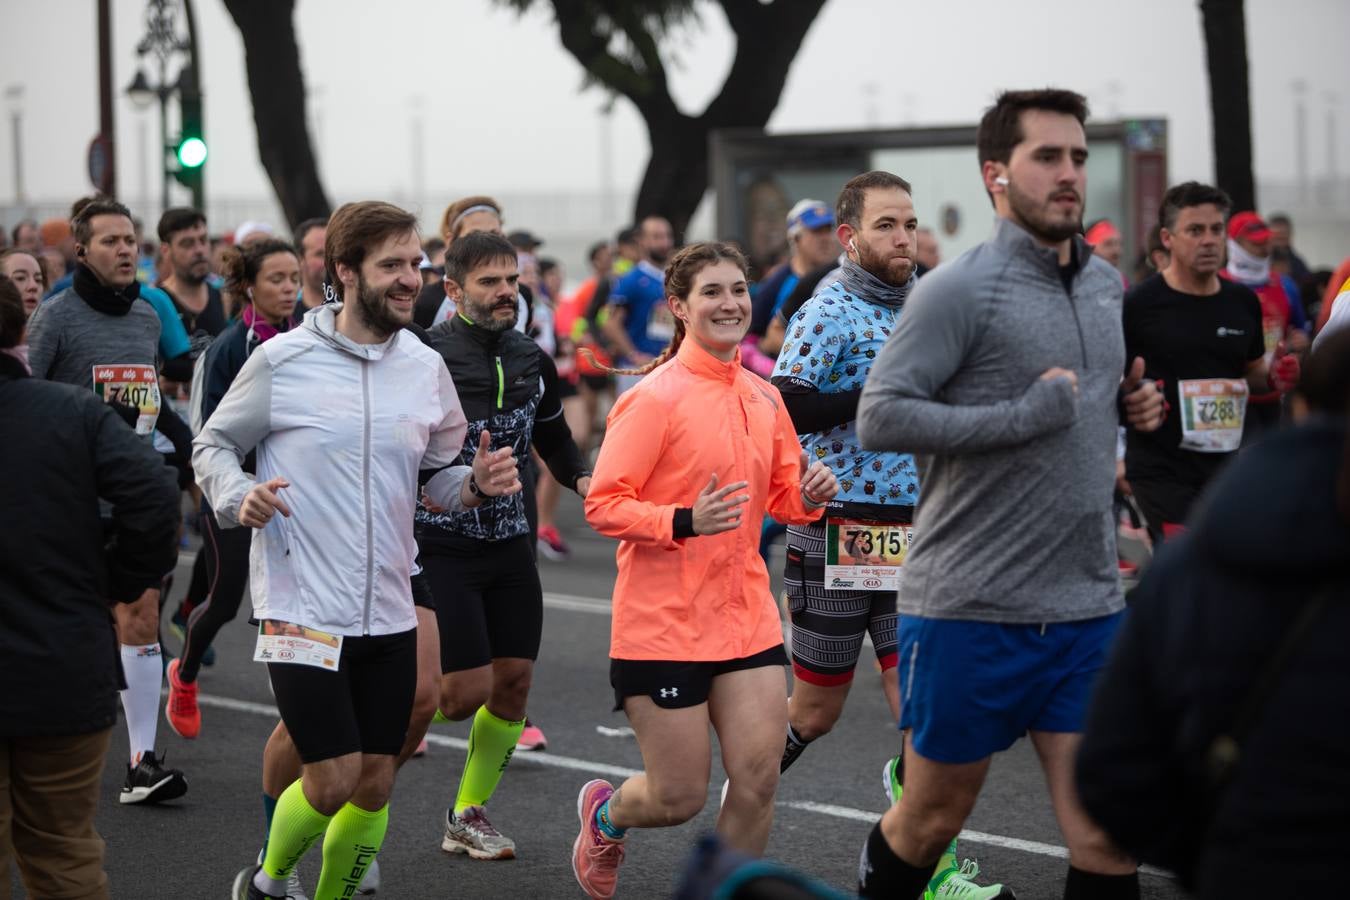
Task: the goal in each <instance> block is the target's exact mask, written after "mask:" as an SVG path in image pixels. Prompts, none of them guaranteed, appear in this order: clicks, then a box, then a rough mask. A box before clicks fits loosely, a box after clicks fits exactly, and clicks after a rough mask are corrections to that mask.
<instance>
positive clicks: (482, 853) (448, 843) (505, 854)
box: [441, 835, 516, 862]
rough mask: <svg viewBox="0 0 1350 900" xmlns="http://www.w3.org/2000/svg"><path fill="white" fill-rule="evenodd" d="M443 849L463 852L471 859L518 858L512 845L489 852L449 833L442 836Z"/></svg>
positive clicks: (449, 851) (450, 851)
mask: <svg viewBox="0 0 1350 900" xmlns="http://www.w3.org/2000/svg"><path fill="white" fill-rule="evenodd" d="M441 849H442V850H444V851H445V852H446V853H463V854H466V855H467V856H468V857H469V858H470V859H484V860H488V861H489V862H491V861H493V860H498V859H515V858H516V851H515V850H514V849H513V848H511V847H507V848H504V849H502V850H499V851H497V852H496V853H489V852H487V851H486V850H479V849H478V848H477V847H470V846H469V845H468V844H463V843H460V842H459V841H457V840H455V839H454V838H452V837H450V836H449V835H446V836H445V837H443V838H441Z"/></svg>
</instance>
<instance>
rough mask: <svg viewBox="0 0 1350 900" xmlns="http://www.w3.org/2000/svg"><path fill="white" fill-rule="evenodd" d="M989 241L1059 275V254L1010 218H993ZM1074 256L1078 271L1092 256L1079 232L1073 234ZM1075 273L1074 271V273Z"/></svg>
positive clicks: (1090, 247)
mask: <svg viewBox="0 0 1350 900" xmlns="http://www.w3.org/2000/svg"><path fill="white" fill-rule="evenodd" d="M990 241H991V242H992V243H993V244H994V245H995V246H997V247H999V248H1000V249H1002V250H1005V251H1007V252H1008V253H1009V254H1010V255H1013V256H1017V257H1019V258H1021V259H1025V260H1027V261H1028V262H1030V263H1031V264H1033V265H1034V266H1036V268H1038V269H1041V270H1042V271H1044V272H1046V273H1047V274H1049V275H1052V276H1054V277H1055V278H1058V277H1059V254H1058V253H1056V252H1055V251H1054V250H1052V249H1051V248H1049V247H1046V246H1043V245H1041V244H1039V243H1037V241H1036V239H1035V238H1034V237H1032V236H1031V233H1030V232H1028V231H1027V230H1026V229H1025V228H1023V227H1022V226H1021V225H1018V224H1017V223H1016V222H1014V221H1013V220H1012V219H1005V218H1003V217H1002V216H999V217H998V218H996V219H995V220H994V234H993V236H992V237H991V238H990ZM1073 243H1074V253H1075V258H1076V259H1077V260H1078V269H1077V271H1078V272H1081V271H1083V270H1084V269H1086V268H1087V265H1088V260H1090V259H1091V258H1092V246H1091V245H1090V244H1088V242H1087V241H1085V240H1083V236H1082V235H1081V234H1076V235H1074V236H1073ZM1075 274H1076V273H1075Z"/></svg>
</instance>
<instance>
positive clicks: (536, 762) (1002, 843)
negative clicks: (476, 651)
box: [197, 595, 1172, 878]
mask: <svg viewBox="0 0 1350 900" xmlns="http://www.w3.org/2000/svg"><path fill="white" fill-rule="evenodd" d="M558 596H563V595H558ZM573 599H582V600H585V599H589V598H573ZM606 605H608V604H606ZM564 608H565V607H564ZM589 611H590V610H587V612H589ZM197 702H198V703H199V704H201V705H202V706H213V707H216V708H217V709H228V710H232V711H234V712H242V713H248V714H250V715H255V716H265V717H267V718H269V719H275V718H277V715H278V714H277V708H276V707H275V706H273V705H271V704H270V703H254V702H252V701H250V700H235V699H234V698H232V697H218V696H215V695H212V694H202V695H200V696H198V697H197ZM427 743H428V744H435V745H436V746H438V747H451V748H453V749H455V750H468V749H469V742H468V741H466V740H464V739H462V738H454V737H447V736H445V735H443V734H436V733H435V732H434V731H433V732H429V733H428V734H427ZM511 761H512V763H513V764H515V765H520V764H522V763H524V764H525V765H532V766H544V767H546V768H552V769H567V770H569V771H572V772H586V773H588V774H596V773H598V774H600V775H609V776H611V777H613V778H628V777H630V776H632V775H636V774H638V770H637V769H628V768H625V767H623V766H612V765H609V764H608V763H600V762H593V761H591V760H589V759H577V758H576V757H572V756H559V755H558V754H556V753H516V754H514V755H513V756H512V757H511ZM719 790H720V788H719ZM778 805H779V806H781V807H784V808H786V809H794V810H798V811H800V812H808V813H815V814H816V815H821V816H830V817H831V818H835V819H845V820H847V821H850V822H862V823H864V824H866V825H872V824H875V823H876V821H877V820H878V819H880V818H881V814H880V813H878V812H876V811H875V810H866V809H854V808H853V807H851V806H836V805H834V804H832V803H813V802H811V801H809V800H780V801H778ZM960 840H962V841H968V842H970V843H972V844H984V845H987V846H990V847H1001V848H1003V849H1005V850H1018V851H1021V852H1023V853H1032V854H1035V855H1037V856H1050V857H1054V858H1056V859H1068V858H1069V851H1068V850H1067V849H1065V848H1064V847H1058V846H1055V845H1054V844H1043V843H1041V842H1040V841H1027V840H1023V839H1021V838H1014V837H1005V836H1004V835H1001V834H986V833H985V832H983V831H962V832H961V836H960ZM1139 871H1140V873H1142V874H1145V875H1157V876H1160V877H1162V878H1171V877H1172V876H1171V875H1169V874H1168V873H1167V872H1163V871H1161V870H1159V869H1154V868H1152V867H1151V866H1142V867H1141V868H1140V869H1139Z"/></svg>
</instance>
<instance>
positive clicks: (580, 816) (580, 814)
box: [572, 778, 614, 897]
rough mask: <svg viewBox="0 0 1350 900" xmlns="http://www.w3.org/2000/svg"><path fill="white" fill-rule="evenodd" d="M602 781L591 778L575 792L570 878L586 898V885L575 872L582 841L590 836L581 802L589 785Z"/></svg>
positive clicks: (589, 894)
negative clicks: (574, 830)
mask: <svg viewBox="0 0 1350 900" xmlns="http://www.w3.org/2000/svg"><path fill="white" fill-rule="evenodd" d="M604 781H605V779H603V778H592V779H591V780H590V781H588V782H586V783H585V784H583V785H582V786H581V790H579V791H577V825H578V826H579V828H578V830H577V839H576V840H575V841H573V842H572V877H573V878H575V879H576V881H577V887H579V888H581V890H582V892H583V893H585V895H586V896H587V897H590V896H591V892H590V891H588V890H586V885H585V884H584V883H583V882H582V880H581V873H580V872H578V871H577V856H578V854H580V853H581V846H582V841H584V840H586V837H587V835H589V834H590V829H589V827H588V826H589V824H590V823H588V822H587V821H586V809H585V807H583V806H582V800H583V798H584V797H585V796H586V793H587V792H588V791H589V790H590V789H591V785H593V784H602V783H604ZM610 796H611V797H612V796H614V795H613V794H611V795H610Z"/></svg>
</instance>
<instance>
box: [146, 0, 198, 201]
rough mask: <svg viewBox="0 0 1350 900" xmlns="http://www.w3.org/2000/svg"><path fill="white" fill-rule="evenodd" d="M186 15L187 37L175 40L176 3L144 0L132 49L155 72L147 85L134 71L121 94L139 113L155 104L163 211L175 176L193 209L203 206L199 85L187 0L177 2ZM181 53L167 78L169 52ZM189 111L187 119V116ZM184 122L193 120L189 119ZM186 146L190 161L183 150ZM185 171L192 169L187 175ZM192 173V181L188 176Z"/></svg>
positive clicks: (175, 0) (176, 35) (147, 81)
mask: <svg viewBox="0 0 1350 900" xmlns="http://www.w3.org/2000/svg"><path fill="white" fill-rule="evenodd" d="M183 4H184V12H185V13H186V17H187V28H188V36H187V37H186V38H181V37H179V36H178V27H177V21H176V16H177V13H178V3H177V0H148V3H147V5H146V13H145V29H146V30H145V36H144V37H142V38H141V41H140V43H139V44H137V45H136V55H137V56H140V57H142V58H144V57H145V56H148V55H153V56H154V57H155V65H156V68H157V69H158V79H159V80H158V81H157V82H156V83H153V84H152V83H151V82H150V80H149V78H147V77H146V74H145V69H144V68H140V69H137V71H136V77H135V79H133V80H132V82H131V84H130V85H129V86H128V87H127V96H129V97H130V98H131V100H132V102H133V103H134V104H135V105H136V106H137V107H138V108H140V109H148V108H149V106H150V104H152V103H154V102H155V100H158V101H159V139H160V141H159V142H160V152H159V156H160V177H161V180H160V209H161V211H163V210H165V209H168V207H169V178H170V176H173V175H175V174H177V177H178V179H179V180H180V181H183V182H184V184H187V185H188V186H189V187H190V188H191V189H192V193H193V205H194V206H196V207H198V208H201V207H202V206H203V205H204V201H203V198H202V196H201V193H202V191H201V177H200V167H201V165H202V162H204V160H205V156H206V150H205V147H206V145H205V143H204V142H203V141H202V139H201V134H200V133H199V132H200V130H201V121H200V118H201V90H200V85H201V82H200V81H199V80H198V75H197V73H198V54H197V46H196V29H195V28H194V22H193V19H192V5H191V0H183ZM180 53H181V54H184V56H185V58H186V59H185V63H184V65H183V68H182V69H181V70H180V71H179V73H178V77H177V78H176V79H174V80H173V81H170V80H169V60H170V59H171V58H172V57H173V56H174V55H175V54H180ZM175 95H176V96H177V97H178V101H179V106H180V113H181V117H180V118H181V121H180V130H181V131H182V132H183V133H182V134H181V135H180V139H179V141H178V142H177V144H174V143H171V142H170V140H169V100H170V99H171V98H173V97H174V96H175ZM190 111H191V116H190V115H189V112H190ZM189 118H191V119H193V121H191V122H190V121H189ZM190 131H191V132H193V133H191V134H189V132H190ZM189 145H191V158H188V156H187V155H186V154H185V152H184V148H185V147H188V146H189ZM171 154H176V155H177V156H178V157H179V159H178V162H179V166H178V168H177V169H172V168H170V162H169V158H170V155H171ZM187 170H192V172H191V173H188V172H187ZM188 175H192V176H193V177H188Z"/></svg>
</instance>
